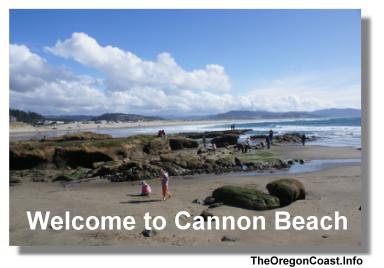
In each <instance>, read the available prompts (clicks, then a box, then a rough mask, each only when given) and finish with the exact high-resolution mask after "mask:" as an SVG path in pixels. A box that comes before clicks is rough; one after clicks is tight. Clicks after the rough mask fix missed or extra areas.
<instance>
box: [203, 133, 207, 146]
mask: <svg viewBox="0 0 384 268" xmlns="http://www.w3.org/2000/svg"><path fill="white" fill-rule="evenodd" d="M203 146H204V149H205V148H207V140H206V138H205V135H203Z"/></svg>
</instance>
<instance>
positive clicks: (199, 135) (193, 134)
mask: <svg viewBox="0 0 384 268" xmlns="http://www.w3.org/2000/svg"><path fill="white" fill-rule="evenodd" d="M248 131H252V129H235V130H224V131H222V130H218V131H206V132H189V133H180V135H182V136H185V137H187V138H190V139H202V138H203V137H205V138H207V139H212V138H216V137H220V136H223V135H226V134H234V135H242V134H244V133H246V132H248Z"/></svg>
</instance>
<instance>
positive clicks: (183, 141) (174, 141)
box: [169, 137, 199, 150]
mask: <svg viewBox="0 0 384 268" xmlns="http://www.w3.org/2000/svg"><path fill="white" fill-rule="evenodd" d="M169 146H170V147H171V150H181V149H188V148H197V147H198V146H199V143H198V142H197V141H195V140H193V139H189V138H185V137H171V138H169Z"/></svg>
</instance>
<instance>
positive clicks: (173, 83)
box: [9, 10, 361, 116]
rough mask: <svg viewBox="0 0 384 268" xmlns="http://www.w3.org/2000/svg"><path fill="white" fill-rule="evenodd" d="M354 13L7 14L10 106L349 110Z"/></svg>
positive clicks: (187, 111)
mask: <svg viewBox="0 0 384 268" xmlns="http://www.w3.org/2000/svg"><path fill="white" fill-rule="evenodd" d="M360 43H361V37H360V10H11V11H10V59H9V60H10V88H9V90H10V106H11V108H17V109H22V110H28V111H34V112H39V113H42V114H46V115H52V114H56V115H59V114H87V115H97V114H101V113H105V112H124V113H136V114H144V115H158V116H161V115H202V114H211V113H220V112H227V111H230V110H268V111H312V110H317V109H324V108H347V107H350V108H360V105H361V93H360V92H361V85H360V84H361V82H360V79H361V78H360V66H361V61H360V53H361V52H360V50H361V47H360Z"/></svg>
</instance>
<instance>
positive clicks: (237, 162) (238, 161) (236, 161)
mask: <svg viewBox="0 0 384 268" xmlns="http://www.w3.org/2000/svg"><path fill="white" fill-rule="evenodd" d="M235 164H236V166H240V167H242V166H243V162H242V161H241V160H240V159H239V158H237V157H235Z"/></svg>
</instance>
